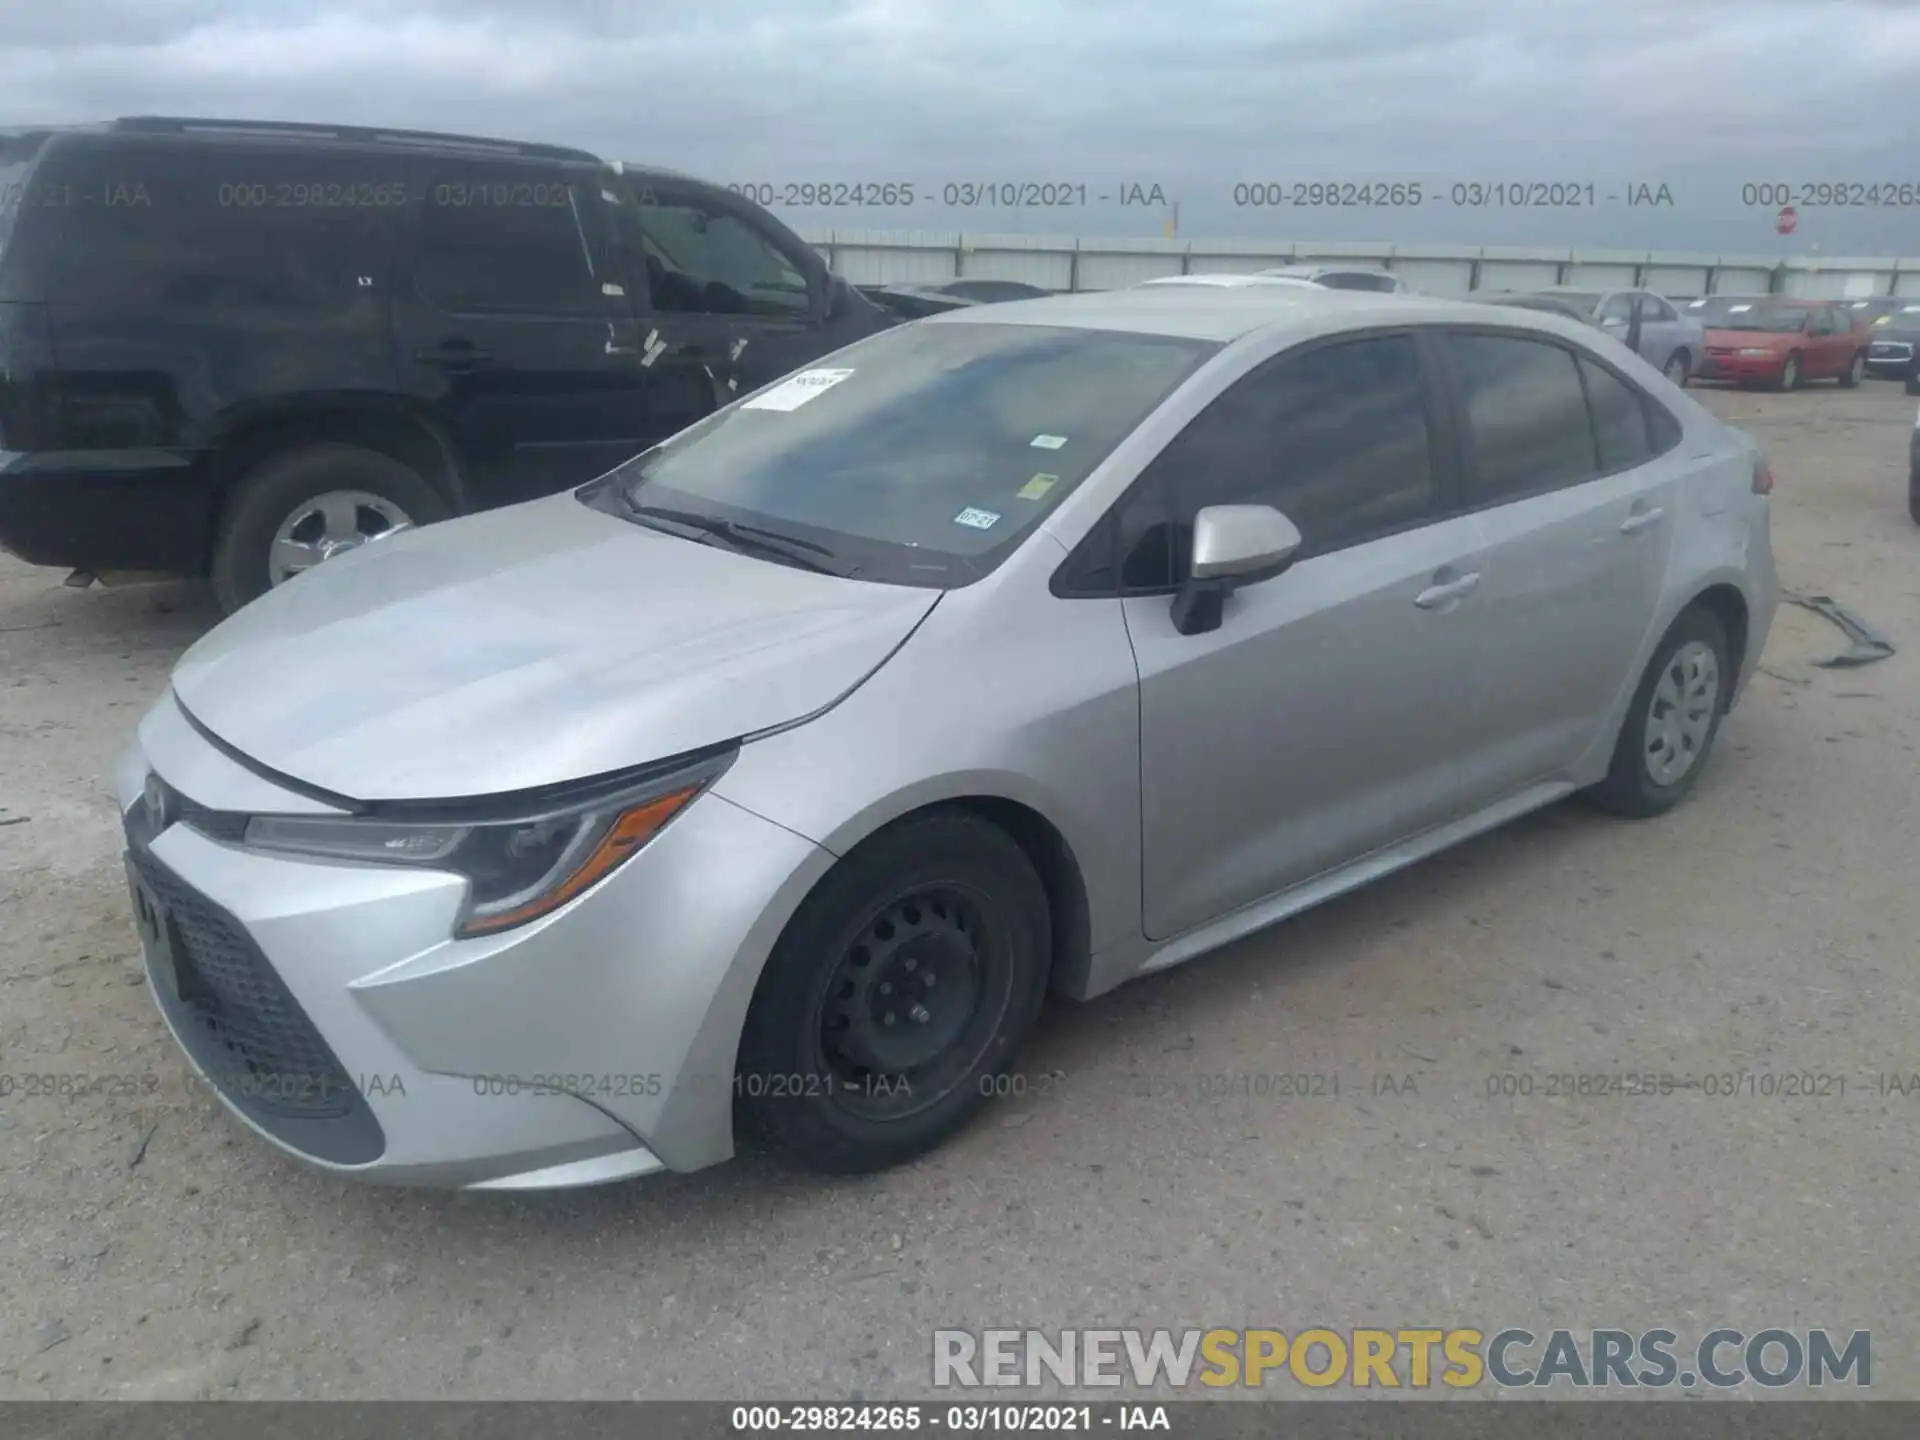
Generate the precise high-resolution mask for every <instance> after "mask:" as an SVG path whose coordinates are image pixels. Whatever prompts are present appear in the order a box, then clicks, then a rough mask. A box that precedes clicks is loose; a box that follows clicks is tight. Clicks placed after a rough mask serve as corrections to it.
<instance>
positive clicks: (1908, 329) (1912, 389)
mask: <svg viewBox="0 0 1920 1440" xmlns="http://www.w3.org/2000/svg"><path fill="white" fill-rule="evenodd" d="M1867 373H1868V374H1869V375H1879V376H1883V377H1885V378H1886V379H1889V380H1898V379H1902V378H1904V379H1905V380H1906V381H1907V390H1908V393H1910V394H1920V299H1907V300H1904V301H1902V302H1901V307H1900V309H1898V310H1896V311H1894V312H1893V313H1892V314H1891V315H1883V316H1881V317H1880V319H1878V320H1876V321H1875V322H1874V325H1873V328H1872V329H1871V330H1869V331H1868V332H1867Z"/></svg>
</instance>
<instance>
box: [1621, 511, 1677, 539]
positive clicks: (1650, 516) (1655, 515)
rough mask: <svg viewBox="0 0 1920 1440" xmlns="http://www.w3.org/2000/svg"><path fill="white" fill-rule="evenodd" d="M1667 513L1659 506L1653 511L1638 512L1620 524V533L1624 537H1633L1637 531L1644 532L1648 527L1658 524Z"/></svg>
mask: <svg viewBox="0 0 1920 1440" xmlns="http://www.w3.org/2000/svg"><path fill="white" fill-rule="evenodd" d="M1666 513H1667V512H1666V511H1665V510H1664V509H1662V508H1661V507H1660V506H1658V505H1656V506H1654V507H1653V508H1652V509H1651V510H1636V511H1634V512H1633V514H1631V515H1629V516H1628V517H1627V518H1626V519H1624V520H1622V521H1621V522H1620V533H1621V534H1622V535H1631V534H1633V533H1634V532H1635V531H1636V530H1644V529H1646V528H1647V526H1649V525H1652V524H1654V523H1655V522H1657V521H1658V520H1659V519H1660V517H1661V516H1662V515H1665V514H1666Z"/></svg>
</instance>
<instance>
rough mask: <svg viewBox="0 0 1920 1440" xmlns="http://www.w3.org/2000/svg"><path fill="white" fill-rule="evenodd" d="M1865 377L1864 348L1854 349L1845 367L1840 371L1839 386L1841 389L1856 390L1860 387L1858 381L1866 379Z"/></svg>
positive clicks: (1865, 356)
mask: <svg viewBox="0 0 1920 1440" xmlns="http://www.w3.org/2000/svg"><path fill="white" fill-rule="evenodd" d="M1866 377H1867V352H1866V351H1864V350H1856V351H1854V352H1853V358H1852V359H1851V360H1849V361H1848V362H1847V368H1846V369H1844V370H1842V371H1841V372H1840V388H1841V389H1842V390H1857V389H1859V388H1860V382H1861V381H1862V380H1864V379H1866Z"/></svg>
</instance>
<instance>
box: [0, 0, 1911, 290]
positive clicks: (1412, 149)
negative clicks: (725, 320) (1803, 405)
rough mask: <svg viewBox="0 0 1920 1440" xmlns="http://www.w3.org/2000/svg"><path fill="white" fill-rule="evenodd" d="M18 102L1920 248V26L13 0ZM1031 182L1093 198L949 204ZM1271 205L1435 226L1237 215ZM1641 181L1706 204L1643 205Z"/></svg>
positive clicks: (1015, 1)
mask: <svg viewBox="0 0 1920 1440" xmlns="http://www.w3.org/2000/svg"><path fill="white" fill-rule="evenodd" d="M0 97H3V98H0V122H9V123H22V122H25V123H36V122H46V121H69V120H88V119H97V118H101V117H104V116H111V115H116V114H138V113H167V114H195V115H215V116H247V117H254V118H274V119H302V120H334V121H347V122H355V123H361V124H379V125H404V126H415V127H421V128H431V129H444V130H463V131H471V132H477V133H483V134H496V135H506V136H514V137H519V138H527V139H544V140H554V141H561V142H565V143H570V144H576V145H582V146H585V147H587V148H589V149H592V150H595V151H597V152H599V153H601V154H605V155H609V156H622V157H625V158H630V159H644V160H649V161H653V162H657V163H660V164H665V165H668V166H672V167H674V168H678V169H684V170H691V171H694V172H696V173H699V174H703V175H706V176H709V177H711V178H714V179H719V180H724V181H754V182H762V183H765V184H769V185H772V186H775V187H777V188H784V187H785V186H786V185H787V184H788V183H790V182H807V181H812V182H821V181H825V182H884V181H894V182H911V183H913V184H915V186H916V189H917V191H918V193H919V196H920V198H919V200H918V203H917V204H916V205H915V206H914V207H913V208H911V209H900V208H872V209H865V210H851V209H847V210H838V211H835V212H832V213H830V214H829V213H823V212H819V211H802V210H795V209H785V208H782V213H783V215H784V216H785V218H787V219H788V220H789V221H790V222H792V223H794V224H796V225H801V226H819V225H823V224H831V225H840V226H848V227H854V226H871V227H887V228H949V227H952V228H962V227H964V228H968V229H974V230H1003V231H1004V230H1028V231H1036V230H1044V231H1049V232H1053V233H1059V234H1083V235H1115V236H1125V235H1152V234H1159V233H1160V232H1161V228H1162V225H1163V224H1164V221H1165V211H1164V210H1163V209H1162V208H1160V207H1158V206H1157V205H1156V206H1150V207H1146V208H1142V207H1131V206H1121V205H1119V204H1118V203H1117V202H1115V201H1108V202H1104V203H1103V202H1101V201H1100V200H1098V199H1097V198H1096V197H1097V196H1098V195H1099V194H1102V193H1105V194H1110V195H1116V196H1117V195H1118V194H1119V193H1121V190H1120V188H1119V187H1125V186H1129V185H1134V184H1137V185H1140V186H1141V187H1142V191H1141V193H1142V194H1145V195H1148V196H1151V191H1150V189H1148V188H1147V187H1150V186H1152V185H1158V186H1159V187H1160V189H1161V193H1162V194H1163V195H1164V196H1165V197H1166V199H1167V200H1168V201H1169V202H1172V201H1176V200H1177V201H1178V202H1179V205H1180V219H1179V226H1180V233H1181V234H1182V235H1183V236H1186V237H1208V238H1214V237H1227V236H1263V237H1272V238H1299V239H1352V240H1378V239H1382V238H1388V239H1403V240H1410V241H1417V240H1433V241H1441V240H1445V241H1461V242H1481V243H1526V242H1530V241H1531V242H1560V243H1577V242H1584V243H1587V244H1593V245H1606V244H1616V245H1632V246H1671V247H1676V248H1687V249H1713V250H1720V251H1740V252H1753V253H1759V254H1775V253H1783V252H1794V251H1797V252H1805V251H1807V250H1808V249H1809V248H1811V247H1813V246H1816V245H1817V246H1818V249H1819V253H1822V254H1826V255H1842V254H1888V253H1901V254H1907V255H1920V195H1916V194H1915V193H1914V192H1915V191H1916V190H1920V152H1916V151H1915V149H1914V148H1913V145H1914V137H1915V136H1916V135H1920V3H1909V0H1469V3H1458V0H1099V3H1095V0H967V3H965V4H962V3H959V0H948V3H944V4H936V3H933V0H805V3H803V0H786V3H781V0H695V3H685V4H678V5H662V4H658V3H653V4H648V3H645V0H0ZM1007 180H1012V181H1023V180H1031V181H1053V182H1056V183H1065V184H1069V185H1074V186H1079V185H1084V186H1086V187H1087V190H1088V195H1089V200H1088V203H1087V204H1086V205H1085V206H1084V207H1076V208H1069V209H1055V210H1045V211H1026V212H1021V211H1017V210H1005V209H975V210H971V211H966V212H959V211H955V210H953V209H949V208H946V207H943V205H942V204H941V203H940V197H941V196H942V194H943V193H944V187H945V186H946V185H947V184H948V183H950V182H952V183H966V182H974V183H979V182H1000V181H1007ZM1262 181H1265V182H1278V183H1279V184H1280V185H1281V186H1283V187H1287V189H1288V190H1290V188H1291V186H1292V185H1294V184H1295V183H1300V182H1327V181H1334V182H1344V181H1386V182H1393V181H1400V182H1420V183H1421V184H1422V187H1423V191H1424V193H1425V195H1426V197H1427V198H1426V200H1425V203H1423V204H1422V205H1421V206H1420V207H1419V209H1417V210H1409V209H1391V208H1390V209H1343V210H1333V211H1329V210H1326V209H1316V208H1311V207H1309V208H1297V207H1293V206H1282V207H1279V208H1278V209H1274V208H1266V207H1260V208H1255V207H1251V206H1247V205H1236V203H1235V188H1234V187H1235V185H1236V184H1237V183H1238V184H1245V183H1250V182H1262ZM1456 182H1460V183H1463V184H1469V183H1471V184H1481V185H1493V184H1499V183H1502V182H1504V183H1506V184H1508V185H1515V184H1527V183H1531V182H1558V183H1559V184H1561V185H1576V186H1583V187H1584V186H1586V185H1589V184H1591V185H1593V186H1594V187H1595V189H1594V194H1595V200H1596V206H1595V208H1593V209H1587V210H1580V211H1568V210H1551V209H1515V208H1512V207H1510V206H1507V207H1498V206H1496V207H1493V208H1484V207H1483V208H1474V207H1471V206H1455V205H1453V204H1452V203H1451V198H1452V194H1453V192H1452V186H1453V185H1454V184H1455V183H1456ZM1836 182H1840V183H1842V184H1844V183H1846V182H1857V183H1858V184H1859V185H1860V186H1861V187H1862V188H1864V187H1866V186H1869V185H1874V184H1878V185H1880V186H1881V188H1882V195H1881V199H1882V200H1886V199H1888V198H1890V196H1889V192H1890V191H1891V188H1892V187H1895V186H1898V185H1901V184H1904V185H1906V186H1907V187H1908V192H1909V193H1908V196H1907V199H1908V202H1909V203H1908V204H1906V205H1904V206H1901V205H1898V204H1895V205H1891V206H1888V205H1880V206H1850V207H1844V208H1809V207H1806V206H1803V207H1802V208H1801V211H1800V224H1799V227H1798V230H1797V231H1796V233H1795V234H1794V235H1793V236H1792V238H1791V239H1789V240H1783V239H1781V238H1780V237H1779V236H1778V235H1776V234H1775V231H1774V221H1775V217H1776V212H1777V209H1778V204H1777V202H1776V201H1775V200H1774V199H1773V196H1772V194H1771V192H1759V191H1754V192H1746V193H1743V187H1744V186H1748V185H1761V184H1765V185H1770V186H1771V185H1775V184H1784V185H1792V186H1795V187H1799V186H1804V185H1806V184H1808V183H1816V184H1826V185H1832V184H1834V183H1836ZM1640 184H1645V185H1647V186H1648V187H1649V192H1648V193H1651V194H1653V195H1655V196H1656V198H1657V197H1658V190H1657V187H1658V186H1660V185H1663V184H1664V185H1665V186H1666V187H1667V191H1668V194H1669V195H1670V197H1671V203H1670V204H1656V205H1652V206H1633V205H1629V204H1628V203H1627V197H1628V195H1629V193H1633V192H1631V191H1630V188H1629V187H1632V186H1636V185H1640ZM1242 194H1243V196H1244V195H1245V194H1246V192H1242ZM1609 195H1613V196H1617V197H1619V198H1617V199H1613V200H1609V199H1608V196H1609ZM1892 198H1897V194H1895V195H1893V197H1892ZM1749 201H1751V202H1753V203H1747V202H1749Z"/></svg>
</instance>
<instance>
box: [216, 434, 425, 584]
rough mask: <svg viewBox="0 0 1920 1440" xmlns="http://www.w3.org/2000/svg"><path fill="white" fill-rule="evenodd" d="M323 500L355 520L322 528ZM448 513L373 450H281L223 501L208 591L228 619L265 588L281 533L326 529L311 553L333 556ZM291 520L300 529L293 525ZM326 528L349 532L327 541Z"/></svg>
mask: <svg viewBox="0 0 1920 1440" xmlns="http://www.w3.org/2000/svg"><path fill="white" fill-rule="evenodd" d="M323 497H334V501H335V507H336V509H337V507H339V506H345V507H346V508H347V509H348V511H350V512H351V515H352V516H353V517H355V518H354V519H352V520H351V521H350V523H348V524H347V525H346V526H344V527H341V526H328V525H327V522H326V520H325V519H324V518H323V517H322V516H321V515H320V513H319V511H318V509H317V508H316V502H319V501H320V500H322V498H323ZM302 512H306V513H305V514H304V515H303V513H302ZM452 514H453V506H452V505H450V504H448V503H447V500H446V497H445V496H443V495H442V494H441V493H440V492H439V491H438V490H436V489H435V488H434V486H433V485H432V484H431V483H430V482H429V481H427V480H426V479H425V478H423V477H422V476H421V475H419V474H418V473H417V472H415V471H414V470H412V469H410V468H408V467H407V466H405V465H402V464H401V463H400V462H399V461H398V460H394V459H392V458H391V457H389V456H386V455H381V454H379V453H378V452H376V451H373V450H363V449H361V448H360V447H359V446H357V445H338V444H324V445H309V446H305V447H302V448H301V449H298V450H288V451H283V452H282V453H280V454H278V455H271V456H269V457H267V458H266V459H265V460H262V461H261V462H260V463H259V464H257V465H255V466H254V467H253V469H251V470H249V471H248V472H247V473H246V475H245V476H243V477H242V478H241V480H240V482H239V483H238V484H237V485H235V486H234V488H233V490H232V492H231V494H230V495H229V496H228V499H227V506H226V513H225V515H224V517H223V518H222V520H221V523H220V535H219V538H218V539H217V540H216V541H215V542H214V549H213V588H214V593H215V594H216V595H217V596H218V597H219V600H220V608H221V609H222V610H224V611H225V612H226V613H227V614H229V615H231V614H232V613H233V612H234V611H236V610H238V609H239V608H240V607H241V606H243V605H245V604H247V603H248V602H249V601H251V600H256V599H258V598H259V597H260V596H262V595H264V594H265V593H266V592H267V591H268V590H270V589H272V588H273V585H274V583H275V574H274V571H275V562H274V558H273V551H274V545H275V542H276V540H277V539H278V538H280V537H281V536H282V534H283V533H285V532H287V531H288V530H289V529H292V530H293V531H294V532H295V533H296V534H297V535H302V538H304V535H306V534H313V533H314V532H315V531H316V529H317V528H318V527H321V526H326V527H327V533H326V534H323V535H318V536H316V538H315V539H314V540H313V548H314V549H315V550H324V549H326V548H328V547H332V548H333V549H335V550H338V549H347V548H353V547H354V546H357V545H359V544H362V543H364V542H365V541H366V540H368V539H373V538H377V536H378V535H379V534H381V533H390V532H391V530H392V529H394V528H398V526H404V527H407V528H412V527H416V526H420V525H431V524H432V523H433V522H434V521H436V520H445V519H446V518H447V517H448V516H450V515H452ZM296 521H302V522H304V523H303V524H301V525H299V526H296V524H295V522H296ZM396 522H398V526H396ZM334 528H346V529H351V530H353V531H354V532H355V534H354V535H351V536H350V535H337V536H336V535H331V529H334ZM303 532H304V533H303ZM322 558H323V557H322Z"/></svg>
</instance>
